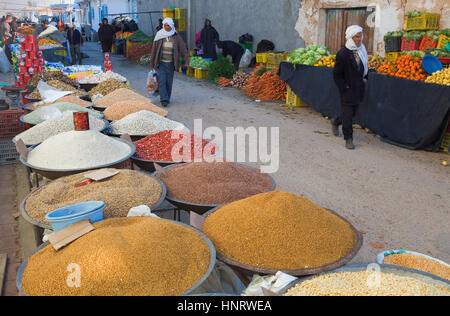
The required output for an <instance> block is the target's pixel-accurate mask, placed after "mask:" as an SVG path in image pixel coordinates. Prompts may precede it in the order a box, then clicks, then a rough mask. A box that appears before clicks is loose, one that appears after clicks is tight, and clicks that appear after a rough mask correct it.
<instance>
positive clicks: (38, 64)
mask: <svg viewBox="0 0 450 316" xmlns="http://www.w3.org/2000/svg"><path fill="white" fill-rule="evenodd" d="M33 66H34V68H38V67H39V66H40V63H39V59H33Z"/></svg>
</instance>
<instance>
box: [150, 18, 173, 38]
mask: <svg viewBox="0 0 450 316" xmlns="http://www.w3.org/2000/svg"><path fill="white" fill-rule="evenodd" d="M166 24H169V25H170V27H171V28H172V30H171V31H170V32H167V31H166V30H165V29H164V25H166ZM176 32H177V31H176V30H175V23H173V20H172V19H171V18H165V19H164V21H163V28H162V29H161V30H159V31H158V33H156V37H155V40H154V41H155V42H156V41H159V40H160V39H165V38H168V37H171V36H173V35H174V34H175V33H176Z"/></svg>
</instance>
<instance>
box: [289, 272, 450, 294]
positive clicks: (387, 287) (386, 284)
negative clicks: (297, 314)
mask: <svg viewBox="0 0 450 316" xmlns="http://www.w3.org/2000/svg"><path fill="white" fill-rule="evenodd" d="M378 280H379V282H380V283H379V284H376V282H377V281H378ZM449 295H450V290H448V289H446V288H444V287H441V286H437V285H434V284H431V283H426V282H423V281H421V280H418V279H415V278H411V277H404V276H398V275H395V274H392V273H383V272H379V273H377V272H371V271H363V272H339V273H330V274H324V275H320V276H318V277H315V278H313V279H311V280H307V281H304V282H301V283H299V284H297V285H296V286H295V287H293V288H291V289H290V290H289V291H287V293H286V294H285V296H449Z"/></svg>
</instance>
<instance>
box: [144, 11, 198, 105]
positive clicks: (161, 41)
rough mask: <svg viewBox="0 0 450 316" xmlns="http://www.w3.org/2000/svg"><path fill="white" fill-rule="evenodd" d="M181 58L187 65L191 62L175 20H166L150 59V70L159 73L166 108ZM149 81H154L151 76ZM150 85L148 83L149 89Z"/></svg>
mask: <svg viewBox="0 0 450 316" xmlns="http://www.w3.org/2000/svg"><path fill="white" fill-rule="evenodd" d="M180 56H181V57H183V59H184V62H185V63H188V62H189V55H188V53H187V49H186V44H185V43H184V41H183V39H182V38H181V36H180V35H179V34H178V33H177V31H176V30H175V24H174V22H173V20H172V19H171V18H165V19H164V21H163V28H162V29H161V30H160V31H158V33H156V37H155V40H154V42H153V48H152V56H151V59H150V70H156V71H158V78H159V95H160V99H161V105H162V106H164V107H166V106H167V105H168V104H170V98H171V96H172V85H173V76H174V71H175V69H178V68H179V67H180ZM149 80H153V79H152V78H151V76H149ZM150 84H151V82H147V87H149V86H150Z"/></svg>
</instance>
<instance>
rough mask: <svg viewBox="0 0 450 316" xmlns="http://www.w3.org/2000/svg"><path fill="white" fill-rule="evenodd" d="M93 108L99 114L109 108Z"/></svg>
mask: <svg viewBox="0 0 450 316" xmlns="http://www.w3.org/2000/svg"><path fill="white" fill-rule="evenodd" d="M92 108H93V109H94V110H96V111H99V112H105V111H106V109H107V108H101V107H98V106H95V105H93V106H92Z"/></svg>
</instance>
